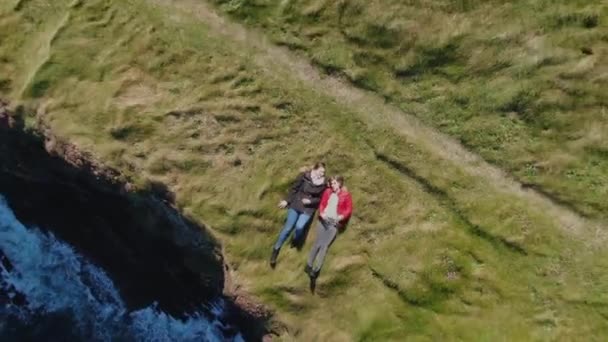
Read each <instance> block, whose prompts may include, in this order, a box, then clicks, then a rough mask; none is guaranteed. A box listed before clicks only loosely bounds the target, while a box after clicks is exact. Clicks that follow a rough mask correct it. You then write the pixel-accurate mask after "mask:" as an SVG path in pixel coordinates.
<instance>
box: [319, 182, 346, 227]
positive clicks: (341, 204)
mask: <svg viewBox="0 0 608 342" xmlns="http://www.w3.org/2000/svg"><path fill="white" fill-rule="evenodd" d="M332 193H333V191H332V189H331V188H327V189H325V191H324V192H323V195H321V202H320V203H319V213H320V214H323V213H324V212H325V208H327V202H329V196H331V194H332ZM352 213H353V198H352V196H351V195H350V192H348V190H346V189H345V188H342V190H340V192H339V193H338V215H341V216H342V217H343V219H342V220H341V221H340V222H339V226H340V228H342V227H344V226H345V225H346V224H347V223H348V220H349V219H350V216H351V214H352Z"/></svg>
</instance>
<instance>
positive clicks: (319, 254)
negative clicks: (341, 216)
mask: <svg viewBox="0 0 608 342" xmlns="http://www.w3.org/2000/svg"><path fill="white" fill-rule="evenodd" d="M337 233H338V229H337V228H336V222H332V221H322V220H319V224H318V225H317V237H316V239H315V243H314V245H313V246H312V249H311V250H310V254H309V255H308V266H310V267H312V269H313V271H315V272H319V271H320V270H321V266H323V260H325V255H326V254H327V250H328V249H329V246H331V244H332V243H333V242H334V240H335V239H336V234H337ZM315 260H316V261H317V262H316V264H315Z"/></svg>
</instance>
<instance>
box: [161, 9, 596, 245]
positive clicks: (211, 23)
mask: <svg viewBox="0 0 608 342" xmlns="http://www.w3.org/2000/svg"><path fill="white" fill-rule="evenodd" d="M151 1H154V2H155V3H156V4H158V5H159V6H167V7H173V8H174V9H180V10H182V11H185V12H188V13H191V14H193V15H195V16H196V17H197V18H199V19H200V20H201V21H203V22H205V24H206V25H207V26H208V27H209V29H210V30H211V31H213V32H214V33H216V34H217V35H219V36H223V37H225V38H226V39H229V40H232V41H234V42H237V43H239V44H242V45H243V47H244V49H242V50H241V51H242V53H243V54H244V55H247V56H249V57H250V58H252V59H253V61H255V63H256V64H257V65H258V67H261V68H262V69H263V70H267V71H268V74H270V75H272V74H275V73H276V71H277V70H281V71H284V72H285V73H287V74H290V75H291V76H292V77H294V78H296V79H299V80H300V81H302V82H304V83H305V84H307V85H309V86H311V88H313V89H316V90H317V91H318V92H319V93H321V94H324V95H327V96H330V97H332V98H334V99H335V100H336V101H337V102H338V103H340V104H342V105H344V106H346V107H347V108H349V109H350V110H352V111H354V112H356V113H358V114H360V115H361V117H362V118H363V119H364V120H365V121H366V122H367V123H369V124H370V125H375V126H378V125H384V126H385V127H390V128H392V130H394V131H395V132H397V133H399V134H401V135H403V136H405V137H406V138H407V139H408V141H410V142H412V143H415V144H418V145H420V146H423V147H424V148H425V149H427V150H428V151H430V152H431V153H433V154H435V155H437V156H439V157H440V158H442V159H445V160H449V161H450V162H452V163H453V164H454V165H456V166H457V167H460V168H461V169H462V170H463V171H464V172H466V173H468V174H469V175H471V176H474V177H476V178H479V179H482V180H484V181H487V182H488V183H490V184H493V185H494V187H495V189H496V190H497V191H501V192H504V193H508V194H512V195H516V196H517V197H519V198H521V199H522V200H524V201H525V202H526V203H528V204H529V205H530V206H535V207H537V208H542V209H543V212H545V213H547V215H548V216H549V217H553V218H554V219H555V223H556V225H559V226H560V227H561V228H563V229H565V230H567V231H570V232H574V233H579V232H582V231H583V230H588V229H593V231H595V232H596V234H600V233H601V234H603V231H605V230H603V229H600V228H601V227H602V224H600V223H597V222H591V221H589V220H587V219H585V218H583V217H581V216H580V215H579V214H577V213H576V212H574V211H573V210H571V209H569V208H567V207H565V206H563V205H560V204H559V203H556V202H555V201H553V200H552V199H551V198H550V197H548V196H546V195H544V194H542V193H541V192H539V191H537V190H534V189H532V188H526V187H524V186H523V185H522V184H521V183H520V182H518V181H516V180H515V179H513V178H512V177H511V176H510V175H509V174H507V173H506V172H504V171H503V170H501V169H499V168H498V167H496V166H494V165H491V164H489V163H488V162H486V161H485V160H484V159H483V158H481V157H480V156H478V155H477V154H475V153H472V152H471V151H469V150H467V149H466V148H464V147H463V146H462V145H461V144H460V143H459V142H458V141H456V140H455V139H453V138H451V137H449V136H447V135H445V134H443V133H440V132H438V131H437V130H435V129H433V128H431V127H428V126H426V125H425V124H423V123H422V122H421V121H420V120H419V119H418V118H416V117H414V116H412V115H410V114H407V113H405V112H403V111H402V110H400V109H399V108H397V107H396V106H393V105H390V104H387V103H386V102H385V101H384V99H383V98H381V97H380V96H378V95H377V94H375V93H372V92H369V91H365V90H362V89H360V88H357V87H355V86H353V85H352V84H350V83H348V82H347V81H345V80H342V79H340V78H339V77H334V76H328V75H325V74H323V73H322V72H321V71H320V70H318V69H317V68H316V67H315V66H313V65H312V64H311V63H310V61H309V60H308V59H307V58H305V57H302V56H299V55H297V54H295V53H293V52H292V51H289V50H288V49H286V48H283V47H280V46H277V45H275V44H273V43H272V42H271V41H270V40H269V39H268V38H267V37H266V36H264V35H263V34H262V33H261V32H258V31H257V30H254V29H250V28H246V27H245V26H243V25H241V24H238V23H235V22H233V21H231V20H229V19H226V18H225V17H223V16H221V15H219V14H218V13H217V12H216V10H215V9H213V8H212V6H211V5H209V4H207V3H205V2H203V1H200V0H199V1H195V0H173V1H171V0H151ZM281 74H283V73H281ZM594 228H595V229H594ZM598 237H599V236H598Z"/></svg>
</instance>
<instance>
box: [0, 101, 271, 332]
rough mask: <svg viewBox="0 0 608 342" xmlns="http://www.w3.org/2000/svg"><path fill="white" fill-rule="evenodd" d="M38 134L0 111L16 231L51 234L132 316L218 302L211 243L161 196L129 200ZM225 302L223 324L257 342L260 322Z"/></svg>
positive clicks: (44, 133) (157, 190)
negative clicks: (110, 286)
mask: <svg viewBox="0 0 608 342" xmlns="http://www.w3.org/2000/svg"><path fill="white" fill-rule="evenodd" d="M40 127H41V128H40V130H38V131H36V132H27V131H25V130H24V129H23V124H22V121H21V120H20V119H19V118H18V117H16V116H15V115H13V114H12V113H10V112H9V111H8V109H7V105H6V104H5V103H0V194H3V195H4V196H5V197H6V198H7V200H8V202H9V204H10V206H11V208H12V209H13V210H14V212H15V215H16V216H17V217H18V219H19V220H20V221H21V222H24V223H25V224H27V225H35V226H38V227H41V228H42V229H48V230H51V231H52V232H53V234H55V235H56V236H57V237H59V238H61V239H63V240H65V241H67V242H68V243H70V244H71V245H72V246H75V248H77V249H78V251H79V252H80V253H82V254H83V255H86V256H87V257H89V258H90V259H91V260H93V261H94V262H95V263H96V264H98V265H99V266H100V267H102V268H103V269H104V270H106V272H107V273H108V275H109V276H110V277H111V278H112V279H113V281H114V282H115V283H116V285H117V286H118V288H119V289H120V291H121V294H122V296H123V297H124V299H125V301H126V304H127V305H128V306H129V307H130V308H132V309H137V308H140V307H145V306H147V305H150V304H151V303H153V302H157V303H158V306H159V308H160V309H162V310H164V311H166V312H169V313H171V314H172V315H174V316H180V315H184V314H187V313H189V312H192V311H194V310H197V309H200V308H201V304H202V303H206V302H208V301H210V300H212V299H214V298H217V297H218V296H225V294H226V291H225V289H224V284H225V283H227V282H226V279H225V271H226V270H225V267H224V262H223V258H222V255H221V252H220V247H219V244H218V242H217V241H216V240H215V239H214V238H213V237H212V236H211V235H210V234H209V233H208V232H207V229H206V227H203V226H201V225H199V224H197V223H196V222H194V221H192V220H189V219H188V218H186V217H184V216H182V215H180V213H179V212H178V211H177V210H176V209H175V208H174V207H173V205H172V198H171V195H170V192H169V191H168V190H167V189H166V188H164V187H163V186H162V185H160V184H153V185H151V186H150V187H149V189H147V190H145V191H134V190H132V189H131V186H130V185H129V183H128V182H126V181H125V180H124V179H123V177H122V176H121V175H120V173H119V172H117V171H115V170H112V169H109V168H106V167H103V166H102V165H101V163H99V162H97V161H95V160H94V159H93V158H92V157H91V156H90V155H87V154H85V153H82V152H80V151H78V149H77V148H75V146H73V145H71V144H69V143H67V142H62V141H61V140H59V139H57V138H56V137H54V136H53V134H52V132H50V131H49V130H48V129H45V128H44V127H43V126H40ZM233 298H238V297H233ZM228 301H229V302H230V303H231V304H230V305H229V312H228V316H230V317H229V318H228V320H231V321H232V322H233V323H234V324H235V325H236V326H239V327H240V328H241V330H242V331H243V334H244V335H245V337H246V338H247V339H251V340H255V339H260V338H261V337H262V336H263V335H264V333H265V328H264V326H265V324H264V323H265V316H266V315H265V314H264V313H262V312H261V311H260V310H259V308H258V310H257V311H255V310H253V311H255V312H252V310H251V308H250V310H244V309H243V308H242V307H241V306H242V305H237V304H235V303H234V302H235V301H238V302H241V303H242V302H243V298H241V299H240V300H239V299H236V300H230V298H228Z"/></svg>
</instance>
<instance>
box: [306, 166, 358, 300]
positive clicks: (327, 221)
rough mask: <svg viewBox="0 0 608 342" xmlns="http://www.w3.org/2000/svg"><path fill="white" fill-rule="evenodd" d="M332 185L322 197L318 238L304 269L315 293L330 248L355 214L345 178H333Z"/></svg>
mask: <svg viewBox="0 0 608 342" xmlns="http://www.w3.org/2000/svg"><path fill="white" fill-rule="evenodd" d="M330 185H331V187H330V188H327V189H326V190H325V192H323V195H322V196H321V202H320V203H319V225H318V226H317V237H316V239H315V243H314V245H313V247H312V250H311V251H310V255H309V256H308V262H307V263H306V268H305V269H304V271H305V272H306V273H307V274H308V275H309V276H310V281H311V290H313V291H314V283H315V280H316V279H317V277H318V276H319V272H320V271H321V266H322V265H323V260H324V259H325V255H326V254H327V250H328V249H329V246H331V244H332V243H333V242H334V240H335V238H336V234H337V233H338V230H343V229H344V227H345V226H346V224H347V223H348V220H349V219H350V216H351V214H352V212H353V199H352V197H351V195H350V193H349V192H348V190H346V188H345V187H344V178H343V177H342V176H336V177H332V178H331V179H330ZM315 261H316V264H315Z"/></svg>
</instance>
